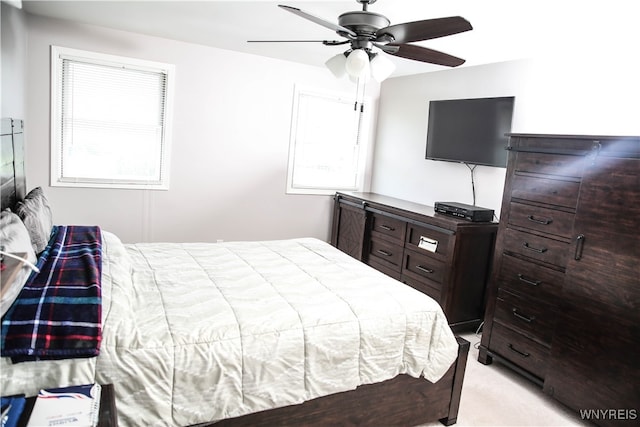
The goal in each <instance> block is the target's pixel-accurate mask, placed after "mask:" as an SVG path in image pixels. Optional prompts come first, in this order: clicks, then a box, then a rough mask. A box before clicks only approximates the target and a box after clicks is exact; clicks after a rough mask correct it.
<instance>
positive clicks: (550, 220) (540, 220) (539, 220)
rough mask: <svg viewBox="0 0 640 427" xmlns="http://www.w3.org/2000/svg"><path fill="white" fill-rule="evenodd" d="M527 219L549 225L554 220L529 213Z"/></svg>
mask: <svg viewBox="0 0 640 427" xmlns="http://www.w3.org/2000/svg"><path fill="white" fill-rule="evenodd" d="M527 219H528V220H529V221H531V222H535V223H536V224H542V225H549V224H551V223H552V222H553V220H552V219H536V218H535V217H534V216H533V215H529V216H528V217H527Z"/></svg>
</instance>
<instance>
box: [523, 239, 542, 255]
mask: <svg viewBox="0 0 640 427" xmlns="http://www.w3.org/2000/svg"><path fill="white" fill-rule="evenodd" d="M522 246H524V247H525V248H527V249H529V250H530V251H533V252H537V253H539V254H543V253H545V252H547V248H534V247H533V246H530V245H529V243H528V242H524V243H523V244H522Z"/></svg>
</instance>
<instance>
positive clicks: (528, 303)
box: [494, 289, 556, 346]
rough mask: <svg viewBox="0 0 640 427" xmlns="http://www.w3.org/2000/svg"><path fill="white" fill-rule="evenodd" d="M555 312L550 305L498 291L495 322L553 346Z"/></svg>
mask: <svg viewBox="0 0 640 427" xmlns="http://www.w3.org/2000/svg"><path fill="white" fill-rule="evenodd" d="M555 317H556V316H555V311H554V310H553V307H552V306H551V305H549V304H545V303H544V302H541V301H538V300H531V299H525V298H522V297H519V296H517V295H514V294H511V293H509V292H507V291H505V290H502V289H500V290H499V291H498V299H497V301H496V311H495V317H494V320H495V321H496V322H499V323H502V324H503V325H509V327H510V328H511V329H515V330H517V331H518V332H520V333H522V334H524V335H526V336H527V337H529V338H531V339H534V340H536V341H538V342H540V343H542V344H546V345H548V346H549V345H551V337H552V335H553V325H554V323H555Z"/></svg>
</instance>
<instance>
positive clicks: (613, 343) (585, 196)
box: [478, 134, 640, 424]
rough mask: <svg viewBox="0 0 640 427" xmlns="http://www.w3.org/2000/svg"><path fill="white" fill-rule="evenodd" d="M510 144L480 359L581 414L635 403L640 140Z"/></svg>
mask: <svg viewBox="0 0 640 427" xmlns="http://www.w3.org/2000/svg"><path fill="white" fill-rule="evenodd" d="M509 149H510V153H509V160H508V165H507V178H506V181H505V188H504V197H503V202H502V210H501V212H502V213H501V219H500V226H499V230H498V237H497V240H496V249H495V256H494V262H493V267H492V275H491V280H490V284H489V290H488V301H487V310H486V315H485V323H484V326H483V334H482V341H481V345H480V349H479V358H478V360H479V361H480V362H482V363H485V364H487V363H490V362H491V361H492V360H493V359H494V358H495V359H497V360H499V361H501V362H503V363H505V364H506V365H508V366H510V367H511V368H513V369H515V370H516V371H518V372H519V373H521V374H523V375H525V376H527V377H528V378H530V379H531V380H533V381H534V382H536V383H538V384H539V385H541V386H542V387H543V389H544V391H545V392H546V393H548V394H550V395H552V396H554V397H555V398H557V399H558V400H560V401H562V402H563V403H565V404H567V405H568V406H570V407H572V408H573V409H575V410H580V409H603V410H610V409H627V410H629V409H632V408H635V406H634V405H637V402H640V388H639V387H637V384H640V370H639V369H638V367H637V364H636V362H634V361H633V360H632V359H633V358H632V357H630V356H629V354H630V352H631V354H636V355H637V354H640V327H639V325H640V315H639V314H638V313H639V310H640V249H639V248H640V243H639V242H640V241H639V240H638V237H637V236H638V234H637V233H638V229H640V227H639V226H640V220H639V218H640V138H638V137H612V136H579V135H576V136H573V135H525V134H513V135H511V138H510V145H509ZM623 371H626V373H625V374H622V372H623ZM632 379H633V380H635V384H636V385H633V386H631V385H629V384H632V383H634V382H633V381H631V383H629V380H632ZM634 402H635V403H634ZM635 409H636V410H638V409H640V408H635ZM638 417H640V413H639V414H638ZM596 421H598V420H596ZM598 422H599V423H600V424H607V421H606V420H599V421H598Z"/></svg>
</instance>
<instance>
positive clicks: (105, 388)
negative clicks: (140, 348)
mask: <svg viewBox="0 0 640 427" xmlns="http://www.w3.org/2000/svg"><path fill="white" fill-rule="evenodd" d="M36 397H37V396H31V397H29V398H27V402H26V404H25V407H24V411H23V412H22V416H21V417H20V422H18V427H25V426H26V425H27V422H28V421H29V416H30V415H31V411H32V410H33V405H34V404H35V403H36ZM117 425H118V412H117V410H116V399H115V393H114V391H113V384H103V385H102V393H101V394H100V413H99V415H98V427H117Z"/></svg>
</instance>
